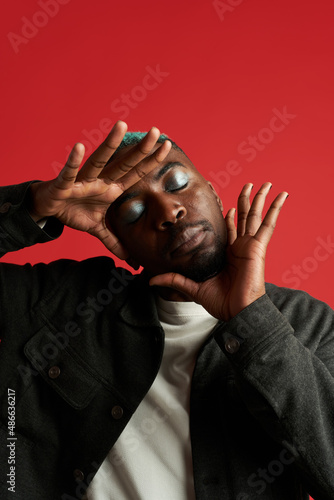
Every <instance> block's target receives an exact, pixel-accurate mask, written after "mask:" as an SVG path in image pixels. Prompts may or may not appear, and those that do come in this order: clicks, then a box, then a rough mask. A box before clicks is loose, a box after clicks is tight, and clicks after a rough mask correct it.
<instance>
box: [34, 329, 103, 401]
mask: <svg viewBox="0 0 334 500" xmlns="http://www.w3.org/2000/svg"><path fill="white" fill-rule="evenodd" d="M24 353H25V355H26V357H27V358H28V360H29V361H30V363H31V364H32V365H33V367H34V369H35V370H36V371H37V373H38V374H39V375H41V377H42V378H43V379H44V380H45V381H46V382H47V384H48V385H49V386H51V387H52V388H53V389H54V390H55V391H56V392H57V393H58V394H59V395H60V396H61V397H62V398H63V399H64V400H65V401H66V402H67V403H68V404H69V405H71V406H72V407H73V408H74V409H76V410H80V409H83V408H85V407H86V406H87V405H88V404H89V403H90V401H91V400H92V398H93V397H94V395H95V394H96V391H97V389H98V387H99V382H98V380H97V379H96V378H95V377H94V376H93V374H92V373H91V372H90V370H89V365H87V363H85V362H84V361H83V360H82V359H81V358H80V357H79V356H78V354H77V353H76V352H75V351H74V350H73V349H72V348H71V347H70V345H69V339H68V338H64V337H61V339H60V338H59V336H58V337H57V335H56V334H55V333H53V332H52V331H51V329H50V328H49V327H48V326H44V327H43V328H42V329H41V330H39V332H38V333H36V334H35V335H34V336H33V337H32V338H31V339H30V340H29V341H28V342H27V344H26V345H25V348H24Z"/></svg>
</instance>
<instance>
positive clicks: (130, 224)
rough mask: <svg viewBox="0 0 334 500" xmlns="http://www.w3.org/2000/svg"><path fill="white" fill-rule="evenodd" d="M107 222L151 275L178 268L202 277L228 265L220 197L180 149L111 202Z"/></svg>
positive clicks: (137, 263) (131, 258) (134, 262)
mask: <svg viewBox="0 0 334 500" xmlns="http://www.w3.org/2000/svg"><path fill="white" fill-rule="evenodd" d="M124 149H125V150H126V152H128V151H129V150H130V149H131V147H128V148H124ZM155 149H156V146H155V148H153V151H155ZM126 152H125V154H126ZM169 167H170V168H169ZM167 169H168V170H167ZM107 225H109V227H110V229H111V230H112V231H113V232H114V233H115V234H116V235H117V237H118V238H119V240H120V241H121V242H122V245H123V246H124V247H125V248H126V249H127V252H128V253H129V258H128V262H129V263H130V264H131V265H132V266H133V267H135V268H138V267H139V266H140V265H141V266H143V267H144V270H145V273H146V274H147V275H148V276H149V277H153V276H155V275H157V274H160V273H162V272H164V273H165V272H169V271H177V272H180V273H183V274H184V275H186V276H188V277H190V278H192V279H195V280H196V281H203V280H205V279H207V278H208V277H209V276H212V275H213V274H216V273H217V272H218V271H220V270H221V268H222V266H223V262H224V251H225V247H226V243H227V231H226V224H225V220H224V218H223V216H222V204H221V201H220V199H219V198H218V196H217V194H216V193H215V191H214V189H213V188H212V186H211V184H210V183H208V182H207V181H206V180H205V179H204V178H203V177H202V175H201V174H200V173H199V172H198V171H197V169H196V168H195V167H194V165H193V164H192V162H191V161H190V160H189V159H188V158H187V157H186V155H184V154H183V153H182V152H180V151H177V150H175V149H171V150H170V152H169V153H168V155H167V156H166V158H165V159H164V160H163V161H162V162H161V165H159V167H157V168H156V169H155V170H154V171H153V172H151V173H150V174H148V175H146V176H145V177H144V178H143V179H141V180H140V181H139V182H138V183H136V184H135V185H134V186H132V187H131V188H130V189H128V190H127V191H126V193H125V194H124V195H122V196H120V197H119V198H118V199H117V201H116V202H115V203H113V204H112V205H111V207H110V209H109V210H108V212H107ZM134 242H136V243H135V244H134Z"/></svg>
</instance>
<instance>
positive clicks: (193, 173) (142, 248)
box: [30, 121, 288, 321]
mask: <svg viewBox="0 0 334 500" xmlns="http://www.w3.org/2000/svg"><path fill="white" fill-rule="evenodd" d="M126 130H127V125H126V123H124V122H122V121H118V122H117V123H116V124H115V125H114V127H113V129H112V130H111V132H110V134H109V135H108V137H107V138H106V139H105V141H104V142H103V143H102V144H101V145H100V146H99V147H98V148H97V150H96V151H95V152H94V153H93V154H92V155H91V156H90V157H89V158H88V159H87V161H86V162H85V164H84V165H83V167H82V168H81V169H80V164H81V162H82V160H83V156H84V147H83V145H82V144H76V145H75V146H74V148H73V150H72V152H71V154H70V156H69V158H68V161H67V163H66V165H65V166H64V168H63V170H62V171H61V172H60V173H59V175H58V177H57V178H56V179H53V180H51V181H46V182H39V183H34V184H32V185H31V188H30V195H31V196H30V213H31V216H32V217H33V218H34V220H36V221H37V220H39V219H42V218H44V217H49V216H54V217H57V218H58V219H59V220H60V221H61V222H63V223H64V224H66V225H67V226H69V227H72V228H74V229H78V230H81V231H86V232H88V233H89V234H92V235H93V236H95V237H97V238H99V239H100V240H101V241H102V243H103V244H104V245H105V246H106V247H107V248H108V249H109V250H110V251H111V252H113V253H114V254H115V255H116V256H118V257H120V258H122V259H127V260H128V261H129V262H131V264H132V265H134V266H135V267H136V266H137V265H139V264H140V265H143V266H144V267H145V272H146V273H147V275H148V276H149V277H151V279H150V284H151V285H152V286H156V287H158V291H159V293H160V294H161V295H162V296H163V297H164V298H166V299H167V300H194V301H195V302H198V303H199V304H202V306H203V307H205V309H207V311H208V312H209V313H210V314H212V316H214V317H216V318H218V319H221V320H223V321H228V320H230V319H231V318H233V317H234V316H235V315H236V314H238V313H239V312H240V311H242V310H243V309H244V308H245V307H247V306H248V305H250V304H251V303H252V302H254V301H255V300H257V299H258V298H259V297H261V296H262V295H264V294H265V282H264V269H265V256H266V250H267V246H268V244H269V241H270V239H271V237H272V234H273V232H274V229H275V225H276V222H277V219H278V216H279V212H280V210H281V208H282V207H283V204H284V202H285V200H286V198H287V196H288V194H287V193H286V192H282V193H280V194H278V196H276V198H275V199H274V201H273V202H272V203H271V205H270V207H269V209H268V210H267V213H266V214H265V216H264V217H263V209H264V205H265V201H266V197H267V194H268V192H269V190H270V189H271V184H270V183H269V182H266V183H264V184H263V185H262V186H261V187H260V189H259V190H258V192H257V193H256V194H255V196H254V198H253V200H252V202H251V201H250V196H251V191H252V188H253V185H252V184H246V185H245V186H244V187H243V188H242V190H241V193H240V195H239V198H238V204H237V207H238V214H237V225H235V222H234V218H235V209H233V208H232V209H230V210H228V212H227V214H226V216H225V219H224V218H223V217H222V214H221V210H222V206H221V202H220V200H219V198H218V196H217V195H216V193H215V192H214V190H213V188H212V186H211V185H210V183H208V182H207V181H205V180H204V179H203V177H202V176H201V175H200V174H199V173H198V172H197V170H196V169H195V167H194V165H193V164H192V163H191V161H190V160H189V159H188V158H187V157H186V156H185V155H184V154H183V153H181V152H180V151H176V150H174V149H171V143H170V142H169V141H166V142H165V143H163V144H162V145H158V144H157V143H156V141H157V139H158V137H159V135H160V132H159V130H158V129H157V128H155V127H153V128H152V129H151V130H150V131H149V132H148V134H147V135H146V136H145V138H144V139H143V140H142V141H141V142H140V143H139V144H138V145H136V146H131V147H128V148H124V150H122V151H121V152H120V153H119V154H117V156H115V157H113V159H112V160H111V161H110V162H109V163H108V164H107V162H108V160H109V159H110V158H111V156H112V155H113V153H114V152H115V150H116V149H117V147H118V146H119V144H120V143H121V141H122V139H123V137H124V135H125V132H126ZM175 162H178V163H180V164H178V165H175V164H174V163H175ZM170 163H173V164H174V166H173V168H170V169H169V170H168V171H163V172H161V169H162V168H163V167H165V166H166V165H167V164H170ZM158 172H160V174H161V175H160V176H159V178H156V175H157V173H158ZM128 195H131V197H132V198H131V199H129V198H128V199H127V201H126V202H124V203H121V204H120V200H122V197H123V200H124V197H125V196H128ZM120 205H121V206H120ZM110 206H111V208H109V207H110ZM137 219H138V220H137ZM207 263H209V266H207Z"/></svg>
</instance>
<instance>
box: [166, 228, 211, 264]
mask: <svg viewBox="0 0 334 500" xmlns="http://www.w3.org/2000/svg"><path fill="white" fill-rule="evenodd" d="M207 234H208V233H207V231H206V230H205V229H203V227H199V226H195V227H188V228H186V229H184V230H183V231H182V232H181V233H179V234H178V235H177V236H176V238H175V239H174V241H173V244H172V246H171V248H170V255H171V257H173V258H175V257H181V256H183V255H186V254H188V253H190V252H192V251H193V250H195V249H196V248H198V247H199V246H200V245H201V243H203V241H204V239H205V238H206V236H207Z"/></svg>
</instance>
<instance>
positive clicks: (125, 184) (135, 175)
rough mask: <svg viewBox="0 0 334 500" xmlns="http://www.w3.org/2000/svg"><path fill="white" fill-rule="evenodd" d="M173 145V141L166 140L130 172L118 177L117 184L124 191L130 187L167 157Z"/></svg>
mask: <svg viewBox="0 0 334 500" xmlns="http://www.w3.org/2000/svg"><path fill="white" fill-rule="evenodd" d="M171 147H172V143H171V142H170V141H168V140H166V141H165V142H164V143H163V144H162V145H161V146H160V147H159V148H158V149H157V150H156V151H155V152H154V153H152V155H150V156H149V157H148V158H145V160H143V161H141V162H140V163H139V164H138V165H136V166H135V167H133V168H132V169H131V170H130V171H129V173H128V174H126V175H125V176H123V177H121V178H120V179H118V181H117V185H118V186H119V187H120V188H121V189H122V191H126V190H127V189H129V187H131V186H133V185H134V184H136V182H138V181H139V180H140V179H142V178H143V177H144V176H145V175H147V174H148V173H150V172H152V170H154V169H155V168H156V167H157V166H158V165H159V164H160V163H161V162H162V161H163V160H164V159H165V158H166V156H167V155H168V153H169V151H170V150H171Z"/></svg>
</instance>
